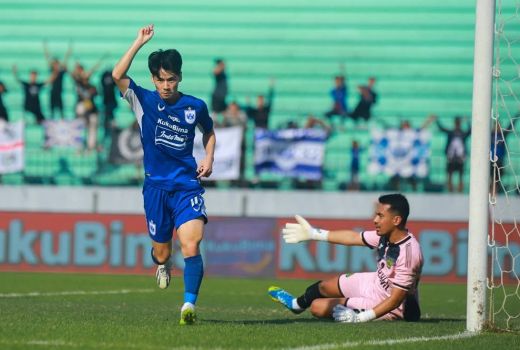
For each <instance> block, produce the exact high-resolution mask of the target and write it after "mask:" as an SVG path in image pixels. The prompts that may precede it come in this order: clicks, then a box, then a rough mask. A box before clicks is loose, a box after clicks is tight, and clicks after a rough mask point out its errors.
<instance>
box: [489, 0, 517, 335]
mask: <svg viewBox="0 0 520 350" xmlns="http://www.w3.org/2000/svg"><path fill="white" fill-rule="evenodd" d="M518 60H520V0H497V2H496V16H495V40H494V67H493V96H492V112H491V143H490V146H491V150H490V189H489V208H490V212H489V213H490V229H489V234H488V252H489V253H490V256H489V260H488V298H489V303H488V321H489V322H488V323H489V327H491V328H494V329H507V330H519V329H520V120H519V119H520V100H519V93H520V65H519V62H518Z"/></svg>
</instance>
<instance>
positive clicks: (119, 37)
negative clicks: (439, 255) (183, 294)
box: [0, 0, 520, 190]
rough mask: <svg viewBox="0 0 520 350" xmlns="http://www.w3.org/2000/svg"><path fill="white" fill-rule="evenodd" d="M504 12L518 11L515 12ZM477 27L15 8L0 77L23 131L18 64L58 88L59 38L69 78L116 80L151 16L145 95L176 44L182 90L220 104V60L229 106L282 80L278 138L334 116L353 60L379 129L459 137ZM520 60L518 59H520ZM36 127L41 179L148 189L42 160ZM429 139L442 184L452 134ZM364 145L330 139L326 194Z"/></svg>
mask: <svg viewBox="0 0 520 350" xmlns="http://www.w3.org/2000/svg"><path fill="white" fill-rule="evenodd" d="M157 8H164V9H166V10H164V11H157V10H156V9H157ZM168 9H171V11H169V10H168ZM505 11H506V13H507V11H509V12H511V14H513V13H514V12H513V11H514V9H512V10H509V9H506V10H505ZM173 16H174V18H175V20H172V17H173ZM474 16H475V15H474V4H473V3H472V2H437V3H435V2H432V1H430V0H417V1H414V2H410V1H409V0H394V1H392V2H391V3H389V2H388V1H384V0H372V1H366V0H350V1H348V2H347V1H343V0H331V1H328V2H327V3H325V4H322V3H319V2H316V1H314V0H302V1H299V2H298V4H297V5H288V4H287V3H284V2H280V1H278V0H264V1H262V2H261V3H244V2H242V1H239V0H222V1H219V2H218V4H217V3H215V2H214V1H212V0H202V1H197V3H194V2H192V1H190V0H179V1H176V2H175V4H174V5H172V3H171V1H167V0H157V1H155V2H154V6H153V7H150V5H149V4H147V3H143V2H142V1H140V0H139V1H138V0H127V1H125V6H124V7H121V6H120V4H116V3H112V2H107V1H105V0H88V1H83V2H70V1H68V0H27V1H23V2H19V1H18V2H16V1H14V0H10V1H4V2H3V3H2V11H0V31H1V32H2V33H3V35H2V36H1V37H0V45H1V46H2V51H1V52H0V67H2V68H0V80H2V81H4V82H5V83H6V85H7V86H8V88H9V90H10V91H9V93H8V94H6V95H5V96H4V101H5V103H6V105H7V107H8V109H9V111H10V112H11V116H12V119H13V120H18V119H20V118H21V116H22V114H23V113H22V103H23V98H22V91H21V88H20V87H19V86H18V84H17V83H15V81H14V78H13V77H12V74H11V71H10V69H11V66H12V64H13V63H17V64H18V66H19V70H20V75H21V77H22V79H25V78H26V77H27V76H28V71H29V70H30V69H37V70H39V72H40V74H41V77H46V76H47V72H48V68H47V66H46V62H45V60H44V57H43V49H42V42H43V40H44V39H46V40H47V41H48V44H49V48H50V51H51V54H53V55H56V56H58V57H63V55H64V53H65V51H66V50H67V47H68V45H69V42H72V43H73V48H74V51H73V56H72V57H71V59H70V61H69V68H72V67H73V64H74V63H75V62H76V61H81V62H82V63H83V64H84V65H85V67H86V68H87V69H89V68H90V67H92V66H93V65H94V64H95V63H96V62H97V61H98V60H99V59H100V57H101V56H102V55H103V54H105V53H108V54H109V56H108V57H107V59H106V60H105V62H104V63H103V65H102V66H101V69H100V70H103V69H106V68H109V67H110V66H111V65H113V64H114V63H115V62H116V61H117V59H118V58H119V57H120V55H121V54H122V53H123V52H124V51H125V50H126V49H127V47H128V45H129V43H130V42H131V41H132V40H133V38H134V37H135V34H136V32H137V28H139V27H140V26H142V25H143V24H144V23H143V20H142V19H143V18H149V19H150V20H151V21H153V23H154V24H155V25H156V28H157V36H156V38H154V41H153V45H151V46H149V47H148V50H146V52H144V51H143V52H141V53H139V54H138V56H137V57H136V59H135V61H134V66H133V68H132V70H131V71H130V75H131V76H132V77H133V78H134V79H135V80H136V81H138V82H140V83H141V84H142V85H143V86H145V87H148V88H152V85H151V83H150V82H149V73H148V71H147V69H146V57H147V54H148V52H149V51H151V50H152V49H156V48H160V47H171V46H174V47H177V48H179V50H180V51H181V53H182V54H183V56H184V59H185V64H184V67H183V71H184V77H185V79H184V81H183V83H182V89H181V90H182V91H184V92H185V93H188V94H193V95H197V96H200V97H202V98H204V99H206V101H208V102H209V97H210V94H211V90H212V88H213V79H212V76H211V70H212V65H213V59H214V58H215V57H222V58H224V59H225V60H226V62H227V66H228V74H229V84H230V99H236V100H237V101H238V102H240V103H244V102H245V99H246V97H247V96H249V97H251V98H254V96H256V95H257V94H263V93H265V92H266V91H267V88H268V84H269V80H270V78H271V77H273V78H275V79H276V94H275V99H274V104H273V113H272V116H271V120H270V127H272V128H275V127H280V126H281V125H284V124H286V123H287V122H288V121H290V120H303V119H304V118H305V117H306V116H307V115H308V114H309V113H312V114H315V115H317V116H321V115H323V113H324V112H325V111H327V110H328V109H329V108H330V105H331V100H330V97H329V95H328V94H329V90H330V88H331V87H332V85H333V77H334V76H335V75H336V74H338V72H339V64H340V63H343V64H344V65H345V69H346V73H347V75H348V84H349V88H350V96H349V101H348V102H349V106H350V107H351V108H354V106H355V105H356V103H357V100H358V94H357V91H356V86H357V85H359V84H365V83H366V80H367V78H368V77H369V76H375V77H377V79H378V81H377V84H376V90H377V92H378V95H379V98H378V104H377V105H376V106H375V108H374V115H375V117H374V120H375V121H376V122H375V123H376V124H377V123H381V124H382V123H385V124H389V125H398V123H399V122H400V121H401V120H403V119H409V120H410V121H411V123H412V125H414V126H419V125H420V124H421V123H422V121H423V120H424V118H425V117H426V116H427V115H429V114H430V113H436V114H438V115H439V116H440V117H441V119H442V120H443V124H444V125H446V126H448V127H450V126H451V125H452V122H451V120H452V118H453V116H454V115H457V114H462V115H468V114H469V113H470V110H471V93H472V72H473V68H472V66H473V57H472V54H473V31H474ZM71 28H73V30H71ZM93 28H95V30H93ZM99 29H101V30H99ZM519 33H520V28H519V29H518V30H514V29H512V31H511V34H512V35H515V34H519ZM517 50H518V49H517V48H516V47H514V48H513V52H512V55H513V57H515V56H520V52H517ZM516 69H517V68H516V67H514V66H512V65H504V66H503V67H502V72H503V74H516V73H515V72H516ZM92 81H93V83H95V84H96V86H99V75H98V74H96V75H94V76H93V79H92ZM64 84H65V96H64V97H65V106H66V108H67V115H68V116H69V117H70V116H71V115H72V113H73V110H72V108H73V106H74V103H75V99H76V98H75V93H74V88H73V84H72V81H71V79H70V77H69V76H66V77H65V81H64ZM48 93H49V91H48V89H47V90H45V91H44V92H43V94H42V96H41V102H42V106H43V109H44V113H46V114H48V97H49V96H48ZM99 102H100V100H99V99H98V103H99ZM117 115H118V123H119V124H120V125H122V126H126V125H128V124H130V123H131V122H132V120H133V116H132V114H131V113H130V111H129V109H128V107H127V106H126V105H124V103H121V104H120V107H119V109H118V111H117ZM27 121H28V128H27V133H26V137H27V145H28V169H27V170H28V172H29V174H42V175H45V176H50V174H52V173H53V172H55V171H57V170H59V169H60V168H59V162H60V159H65V160H64V162H66V163H67V165H68V167H69V168H70V170H71V172H72V174H73V175H66V174H60V176H61V177H62V178H61V180H58V182H63V183H67V182H71V181H72V180H71V179H70V178H68V177H70V176H81V177H92V178H93V182H96V183H99V184H107V185H110V184H118V181H127V182H130V183H133V182H135V181H137V182H138V181H139V179H138V178H136V175H135V167H134V166H133V165H131V166H122V167H117V168H114V169H111V170H107V171H106V172H103V171H101V172H100V171H99V169H97V160H96V159H95V157H91V156H83V155H74V154H64V153H63V152H61V153H60V152H59V151H57V152H54V151H52V152H47V151H41V145H42V144H43V133H42V132H41V131H38V129H39V127H38V126H36V125H34V124H33V118H32V116H27ZM250 126H251V124H250ZM430 130H432V135H433V139H432V149H433V153H432V158H431V166H432V175H431V178H432V179H434V180H435V181H438V182H441V183H443V182H444V181H445V169H444V167H445V165H444V164H445V160H444V154H443V152H444V142H445V135H444V134H440V133H437V132H436V131H435V130H436V127H435V126H431V127H430ZM252 135H253V134H252V133H251V132H250V131H249V130H248V132H247V137H246V143H247V151H246V156H245V159H246V169H245V178H246V179H248V180H255V179H256V176H255V174H254V169H253V144H254V140H253V136H252ZM354 138H356V139H358V140H359V141H360V142H361V144H362V147H365V148H367V147H368V145H369V133H368V132H359V131H357V130H355V129H353V128H352V127H351V125H350V124H349V122H346V125H345V132H344V133H338V135H333V136H331V138H330V139H329V141H328V142H327V147H326V158H325V167H326V168H327V172H326V176H325V179H324V181H323V188H325V189H330V190H332V189H335V188H336V187H337V186H339V184H340V183H342V182H344V181H346V180H348V179H349V171H348V168H349V166H350V154H349V150H350V145H351V142H352V140H353V139H354ZM367 155H368V152H367V151H365V152H364V153H363V154H362V158H361V162H362V165H363V164H366V163H367ZM54 162H57V164H54ZM62 162H63V161H62ZM362 169H363V167H362ZM94 174H96V175H94ZM361 176H362V181H364V182H366V183H367V184H368V186H373V187H374V188H379V187H383V186H384V184H385V182H386V181H387V179H386V177H385V176H384V175H380V176H372V175H369V174H366V173H365V172H364V171H362V174H361ZM467 176H469V171H466V177H467ZM505 177H507V178H508V181H510V182H514V180H515V177H514V175H513V172H512V171H510V172H509V174H508V173H506V175H505ZM19 178H20V177H19V176H17V175H12V176H11V175H10V176H7V175H5V176H3V178H2V181H3V182H5V181H13V182H16V181H19ZM10 179H11V180H10ZM262 180H265V181H271V180H272V181H279V187H280V188H281V189H285V188H288V187H290V186H291V185H290V184H288V182H286V181H285V182H284V181H280V179H277V178H276V177H268V178H267V179H262ZM72 182H73V181H72ZM466 183H467V182H466ZM221 186H225V185H221Z"/></svg>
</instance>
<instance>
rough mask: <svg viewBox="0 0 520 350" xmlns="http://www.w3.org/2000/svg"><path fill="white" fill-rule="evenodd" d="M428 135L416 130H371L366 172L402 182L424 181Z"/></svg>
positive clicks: (428, 148)
mask: <svg viewBox="0 0 520 350" xmlns="http://www.w3.org/2000/svg"><path fill="white" fill-rule="evenodd" d="M430 139H431V135H430V132H429V131H427V130H416V129H404V130H401V129H387V130H377V129H375V130H372V141H371V145H370V155H369V158H370V159H369V165H368V171H369V173H371V174H381V173H385V174H387V175H389V176H394V175H398V176H401V177H403V178H408V177H412V176H417V177H421V178H422V177H426V176H427V175H428V161H429V158H430Z"/></svg>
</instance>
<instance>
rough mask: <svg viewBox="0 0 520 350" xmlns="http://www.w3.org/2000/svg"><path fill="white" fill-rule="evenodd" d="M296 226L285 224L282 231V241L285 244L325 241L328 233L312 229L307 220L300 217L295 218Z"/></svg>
mask: <svg viewBox="0 0 520 350" xmlns="http://www.w3.org/2000/svg"><path fill="white" fill-rule="evenodd" d="M295 218H296V221H297V222H298V223H297V224H293V223H290V222H288V223H286V224H285V228H284V229H283V230H282V235H283V239H284V240H285V242H286V243H298V242H301V241H308V240H315V241H327V240H328V238H329V231H327V230H321V229H319V228H314V227H312V226H311V225H310V224H309V223H308V222H307V220H305V219H304V218H302V217H301V216H300V215H296V216H295Z"/></svg>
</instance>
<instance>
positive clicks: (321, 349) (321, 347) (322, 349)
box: [285, 332, 477, 350]
mask: <svg viewBox="0 0 520 350" xmlns="http://www.w3.org/2000/svg"><path fill="white" fill-rule="evenodd" d="M476 335H477V333H470V332H463V333H457V334H450V335H441V336H435V337H412V338H399V339H385V340H368V341H348V342H344V343H338V344H318V345H311V346H300V347H296V348H285V350H329V349H338V348H357V347H360V346H367V345H368V346H378V345H381V346H387V345H395V344H407V343H422V342H427V341H438V340H458V339H465V338H471V337H474V336H476Z"/></svg>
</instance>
